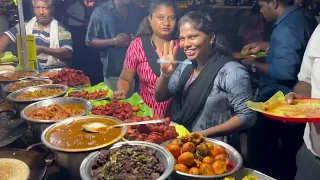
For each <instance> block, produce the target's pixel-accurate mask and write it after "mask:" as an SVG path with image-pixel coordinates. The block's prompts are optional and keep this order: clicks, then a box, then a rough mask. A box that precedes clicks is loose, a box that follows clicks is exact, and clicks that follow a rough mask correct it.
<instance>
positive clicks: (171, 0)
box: [136, 0, 178, 37]
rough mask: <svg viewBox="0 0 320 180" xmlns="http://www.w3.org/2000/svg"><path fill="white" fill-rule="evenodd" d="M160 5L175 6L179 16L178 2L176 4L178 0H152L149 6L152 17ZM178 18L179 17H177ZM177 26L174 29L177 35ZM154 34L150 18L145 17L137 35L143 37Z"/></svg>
mask: <svg viewBox="0 0 320 180" xmlns="http://www.w3.org/2000/svg"><path fill="white" fill-rule="evenodd" d="M159 6H167V7H171V8H173V10H174V12H175V14H176V16H177V13H178V7H177V4H176V1H175V0H151V1H150V3H149V7H148V14H149V16H150V17H152V14H153V12H154V11H155V10H156V9H157V8H158V7H159ZM176 18H177V17H176ZM176 29H177V28H176V27H175V29H174V32H173V33H174V34H173V35H176V32H177V31H176ZM152 34H153V30H152V27H151V25H150V23H149V19H148V16H147V17H145V18H144V19H143V20H142V21H141V23H140V25H139V28H138V31H137V34H136V37H141V36H151V35H152Z"/></svg>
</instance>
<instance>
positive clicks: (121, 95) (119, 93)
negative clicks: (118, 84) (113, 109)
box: [112, 91, 127, 100]
mask: <svg viewBox="0 0 320 180" xmlns="http://www.w3.org/2000/svg"><path fill="white" fill-rule="evenodd" d="M126 98H127V94H126V93H124V92H122V91H115V92H114V93H113V97H112V99H116V100H123V99H126Z"/></svg>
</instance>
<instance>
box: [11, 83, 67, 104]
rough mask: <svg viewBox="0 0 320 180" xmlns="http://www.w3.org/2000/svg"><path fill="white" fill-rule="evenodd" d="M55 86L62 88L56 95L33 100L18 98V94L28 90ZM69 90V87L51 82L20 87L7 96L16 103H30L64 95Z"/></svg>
mask: <svg viewBox="0 0 320 180" xmlns="http://www.w3.org/2000/svg"><path fill="white" fill-rule="evenodd" d="M54 88H59V89H61V90H62V92H61V93H59V94H57V95H54V96H49V97H43V98H37V99H32V100H17V96H19V95H20V94H22V93H26V92H33V91H36V90H43V89H54ZM67 91H68V87H67V86H64V85H60V84H49V85H41V86H33V87H28V88H24V89H20V90H18V91H15V92H13V93H11V94H9V95H8V96H7V99H9V100H10V101H13V102H15V103H30V102H36V101H41V100H45V99H51V98H55V97H59V96H63V95H65V94H66V92H67Z"/></svg>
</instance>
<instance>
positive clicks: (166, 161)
mask: <svg viewBox="0 0 320 180" xmlns="http://www.w3.org/2000/svg"><path fill="white" fill-rule="evenodd" d="M124 144H129V145H133V146H146V147H148V148H150V149H154V150H155V151H156V154H157V157H158V158H159V161H160V163H161V164H163V165H164V167H165V170H164V172H163V173H162V175H161V176H160V177H159V178H158V180H164V179H166V178H167V177H168V176H170V174H171V173H172V171H173V168H174V158H173V156H172V155H171V153H170V152H169V151H167V150H166V149H165V148H163V147H162V146H159V145H157V144H154V143H149V142H145V141H129V142H119V143H116V144H114V145H113V146H112V147H111V148H110V149H114V148H117V147H121V146H122V145H124ZM99 154H100V152H99V151H96V152H93V153H91V154H90V155H89V156H88V157H86V158H85V159H84V160H83V161H82V163H81V166H80V175H81V178H82V179H83V180H92V179H93V178H92V176H91V173H90V170H91V167H92V165H93V164H94V163H95V162H96V160H97V158H98V156H99Z"/></svg>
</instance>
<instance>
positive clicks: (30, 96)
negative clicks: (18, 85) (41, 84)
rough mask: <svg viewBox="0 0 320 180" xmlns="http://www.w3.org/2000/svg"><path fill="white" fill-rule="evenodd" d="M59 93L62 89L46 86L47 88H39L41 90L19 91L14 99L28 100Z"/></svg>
mask: <svg viewBox="0 0 320 180" xmlns="http://www.w3.org/2000/svg"><path fill="white" fill-rule="evenodd" d="M60 93H62V90H61V89H59V88H48V89H41V90H35V91H30V92H25V93H21V94H20V95H18V96H17V98H16V99H17V100H19V101H29V100H34V99H39V98H45V97H52V96H56V95H58V94H60Z"/></svg>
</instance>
